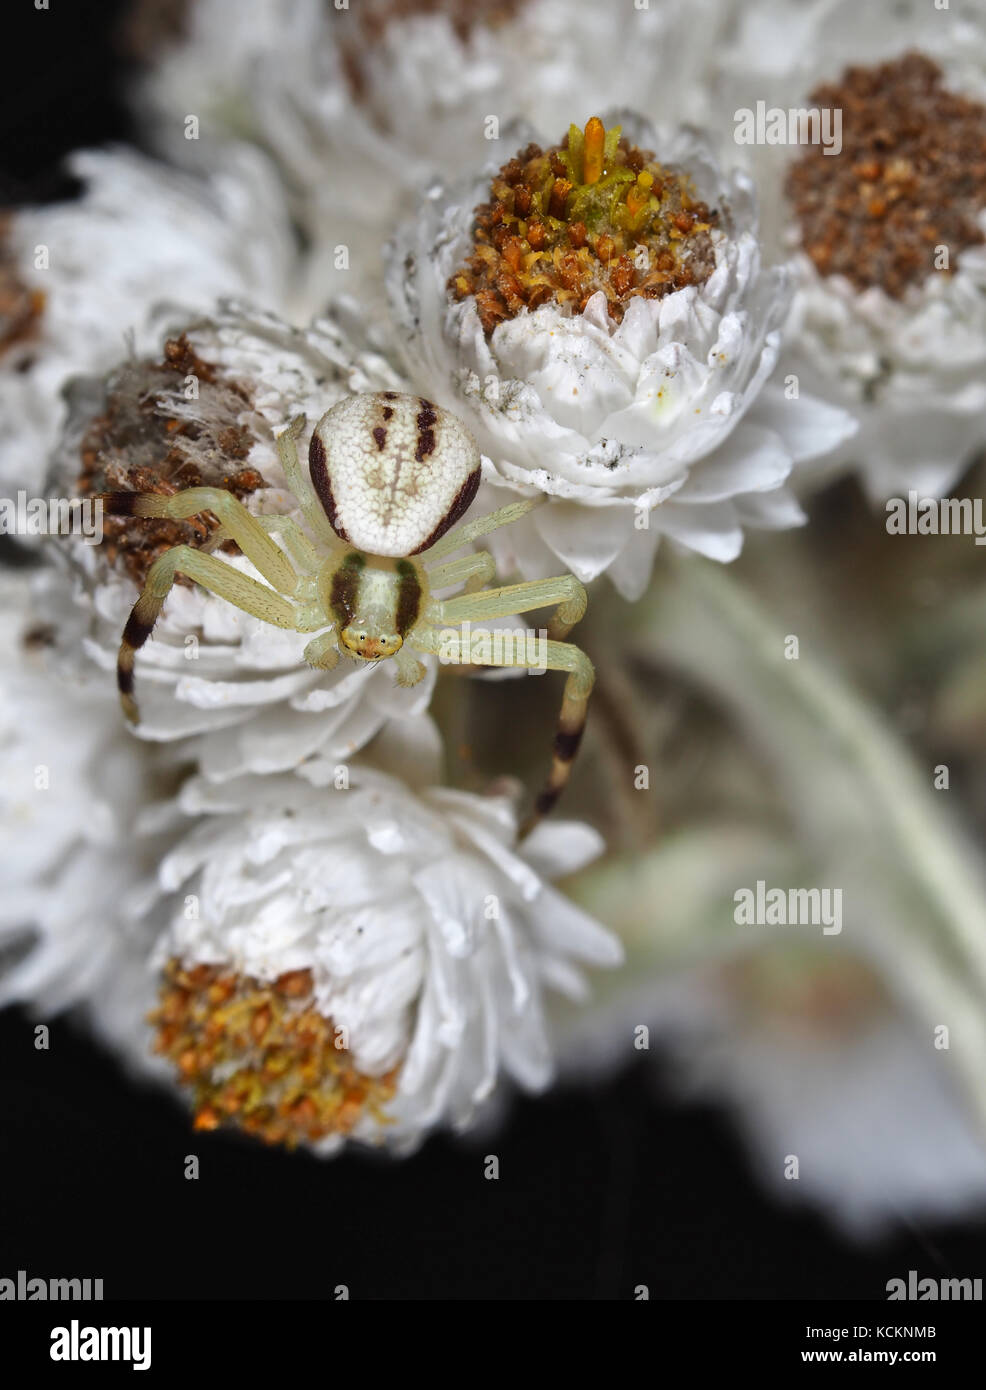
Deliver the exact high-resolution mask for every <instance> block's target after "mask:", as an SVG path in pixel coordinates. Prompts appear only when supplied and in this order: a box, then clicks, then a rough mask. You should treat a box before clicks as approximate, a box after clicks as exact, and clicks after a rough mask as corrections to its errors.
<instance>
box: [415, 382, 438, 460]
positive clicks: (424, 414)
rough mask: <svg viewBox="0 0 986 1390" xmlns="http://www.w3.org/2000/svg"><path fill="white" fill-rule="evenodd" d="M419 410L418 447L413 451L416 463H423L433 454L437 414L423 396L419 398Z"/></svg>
mask: <svg viewBox="0 0 986 1390" xmlns="http://www.w3.org/2000/svg"><path fill="white" fill-rule="evenodd" d="M419 403H420V405H421V410H420V411H419V412H418V419H417V426H418V447H417V449H415V451H414V458H415V462H416V463H423V462H424V460H425V459H426V458H427V457H428V455H429V454H433V453H434V452H435V428H434V426H435V421H436V420H437V419H438V414H437V412H436V410H435V407H434V406H433V405H432V403H431V401H426V400H425V398H424V397H423V396H421V397H419Z"/></svg>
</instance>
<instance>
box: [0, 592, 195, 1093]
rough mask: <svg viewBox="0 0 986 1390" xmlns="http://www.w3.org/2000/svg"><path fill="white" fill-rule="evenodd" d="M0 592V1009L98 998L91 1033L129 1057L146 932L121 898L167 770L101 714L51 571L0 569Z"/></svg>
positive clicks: (140, 1001)
mask: <svg viewBox="0 0 986 1390" xmlns="http://www.w3.org/2000/svg"><path fill="white" fill-rule="evenodd" d="M0 595H2V604H0V612H2V623H0V651H2V657H3V662H2V675H0V749H2V755H3V765H4V774H3V778H2V781H0V836H2V840H3V846H4V891H3V895H2V901H0V952H2V969H0V1004H8V1003H12V1002H17V1003H24V1004H27V1005H29V1006H31V1007H34V1008H37V1009H38V1010H40V1011H43V1014H44V1015H45V1016H50V1015H51V1014H53V1013H56V1012H58V1011H59V1010H61V1009H64V1008H67V1007H72V1006H76V1005H84V1004H86V1003H90V1004H92V1003H93V1002H94V1001H98V1005H99V1006H98V1008H97V1009H96V1010H95V1013H94V1021H95V1022H96V1024H97V1026H98V1027H99V1029H100V1031H102V1032H103V1033H105V1034H106V1035H108V1036H110V1037H111V1038H112V1039H113V1040H114V1041H115V1042H123V1043H124V1045H125V1047H126V1049H127V1051H128V1054H129V1055H130V1056H131V1060H132V1061H133V1062H135V1063H136V1064H137V1065H141V1064H142V1061H143V1058H144V1055H145V1054H144V1049H142V1048H140V1047H139V1046H138V1047H136V1048H134V1047H133V1045H132V1040H133V1038H134V1037H135V1036H138V1035H141V1031H142V1029H143V1024H142V1015H143V1013H144V1012H146V1007H147V1001H148V998H149V991H150V988H151V981H152V976H151V974H150V972H149V969H148V953H149V951H150V948H151V946H152V944H153V940H154V936H153V932H152V931H148V932H147V933H146V934H145V933H144V927H143V924H142V923H140V922H137V921H136V920H134V919H127V918H126V917H125V916H124V914H123V912H122V910H121V909H122V900H123V898H124V897H125V895H126V893H127V891H128V889H129V888H131V887H135V886H136V885H137V884H138V883H139V882H140V881H141V880H142V878H143V877H144V876H146V874H147V873H148V872H150V871H151V870H152V868H153V866H154V864H155V862H156V858H157V855H158V853H159V844H158V841H157V838H156V837H155V836H154V835H148V836H145V837H135V836H134V834H133V826H134V823H135V820H136V818H137V817H138V816H139V815H140V814H141V813H142V811H143V809H144V808H146V807H147V806H148V805H149V804H150V802H151V801H152V800H154V799H156V798H157V797H159V796H162V795H165V794H167V789H168V787H169V784H170V782H171V781H172V780H173V775H174V774H173V771H171V770H170V769H169V768H168V766H167V764H166V763H164V762H161V761H159V760H155V761H153V762H149V761H148V759H147V758H146V757H145V756H144V750H142V749H141V747H140V745H138V744H137V743H136V742H135V741H134V740H133V739H132V738H130V737H129V736H128V734H127V733H126V731H125V729H124V728H123V727H122V725H121V722H120V720H119V719H118V718H117V716H116V714H115V712H114V709H113V705H114V699H113V688H112V682H111V681H109V680H106V679H104V678H103V677H101V676H100V675H99V674H98V673H97V672H95V671H94V670H93V669H92V668H91V667H88V668H87V664H86V663H85V662H83V661H81V660H80V652H79V647H80V633H79V631H78V624H76V623H73V621H72V608H71V604H70V602H69V597H68V594H67V592H66V587H65V585H64V583H63V582H62V581H61V579H60V578H59V577H58V576H57V575H55V574H53V573H51V572H45V573H43V574H41V575H40V576H38V577H37V578H36V579H34V580H33V581H29V580H27V579H26V578H21V577H19V576H18V575H17V574H16V573H15V574H14V575H9V574H5V575H4V577H3V582H2V584H0ZM80 731H84V736H80ZM148 1036H149V1034H148Z"/></svg>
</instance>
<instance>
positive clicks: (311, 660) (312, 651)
mask: <svg viewBox="0 0 986 1390" xmlns="http://www.w3.org/2000/svg"><path fill="white" fill-rule="evenodd" d="M302 655H303V656H304V658H305V660H306V661H307V662H308V664H309V666H314V667H315V668H316V669H317V670H319V671H332V670H334V669H335V667H336V666H337V665H338V663H339V634H338V633H337V632H336V630H335V624H333V625H332V627H331V628H330V629H329V631H328V632H320V633H319V635H318V636H317V637H313V638H312V640H311V641H310V642H309V643H308V646H307V647H306V648H305V650H304V652H303V653H302Z"/></svg>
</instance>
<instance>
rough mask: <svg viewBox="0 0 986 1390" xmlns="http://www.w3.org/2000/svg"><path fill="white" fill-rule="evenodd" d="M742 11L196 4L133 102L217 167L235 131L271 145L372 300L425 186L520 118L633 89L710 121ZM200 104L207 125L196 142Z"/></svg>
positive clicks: (598, 102)
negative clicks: (712, 80)
mask: <svg viewBox="0 0 986 1390" xmlns="http://www.w3.org/2000/svg"><path fill="white" fill-rule="evenodd" d="M728 9H729V6H728V3H727V0H690V3H689V5H688V7H687V12H686V11H685V7H683V6H681V5H679V4H677V3H673V0H650V3H649V4H648V5H646V6H637V5H635V4H634V3H633V0H623V2H622V3H621V4H620V5H619V6H618V7H614V6H613V5H612V4H609V5H606V4H599V3H597V0H358V3H353V4H352V5H350V6H344V7H343V6H335V5H333V4H332V2H331V0H292V2H291V3H289V0H255V3H253V4H251V5H250V6H249V7H248V8H247V9H246V10H244V8H243V6H242V5H237V4H236V3H235V0H195V3H193V4H191V5H189V6H188V7H187V8H186V10H185V15H184V22H183V25H182V33H181V35H180V36H179V37H178V38H177V39H175V38H174V37H173V36H172V37H171V38H170V41H169V40H167V39H166V40H165V41H164V42H162V43H159V44H156V43H154V42H151V43H150V44H148V43H146V42H145V43H143V44H142V48H143V50H144V54H145V56H146V57H147V58H148V59H149V65H148V69H147V72H146V76H145V77H144V79H143V80H142V82H141V84H140V86H139V88H138V98H137V106H138V111H139V112H141V113H142V114H143V115H144V117H145V120H146V121H147V124H148V126H149V129H150V131H151V134H152V136H153V138H154V139H155V140H156V142H157V144H158V146H159V148H163V149H164V150H165V151H166V152H167V153H168V155H169V157H171V158H173V159H176V160H179V161H182V162H186V163H187V162H189V161H193V162H195V163H196V164H198V165H205V167H213V166H215V165H216V164H217V163H218V162H219V160H220V159H221V158H222V155H221V147H222V143H223V141H224V140H226V139H229V138H231V137H235V138H244V137H246V138H250V139H253V140H255V141H256V142H257V143H259V144H261V145H263V146H264V148H266V149H267V150H269V151H270V152H271V153H272V154H273V156H274V157H275V158H276V160H277V162H278V165H279V166H280V168H281V169H282V170H283V172H284V175H285V179H286V182H287V184H288V186H289V188H290V190H291V195H292V206H293V208H294V211H295V213H296V215H297V216H298V217H299V219H300V220H301V221H302V223H303V224H304V226H305V228H306V231H307V233H308V236H309V237H310V239H311V241H312V244H313V247H314V260H313V267H312V269H313V277H314V279H315V280H316V281H317V282H318V283H320V284H322V285H323V287H324V286H325V285H326V284H328V285H330V286H331V288H332V290H333V291H334V292H340V291H343V290H349V291H352V292H353V293H359V295H360V297H361V298H362V299H364V300H367V299H368V295H369V293H370V292H372V290H373V289H374V282H375V281H376V280H377V279H378V278H379V266H380V254H381V251H382V246H383V241H384V239H385V237H386V236H387V235H389V233H390V231H391V230H392V228H393V224H394V221H395V217H396V215H397V211H398V209H399V208H400V206H401V204H402V202H403V201H404V200H405V199H406V198H407V197H408V196H409V194H410V193H411V192H412V191H413V190H414V189H415V187H416V186H417V184H418V182H419V181H420V180H421V179H422V178H423V177H425V176H426V175H427V174H428V173H429V172H432V171H434V170H436V169H441V170H444V171H445V172H452V173H457V172H459V171H464V170H466V169H468V168H470V167H475V166H476V164H477V163H478V162H479V161H481V160H482V159H483V158H484V157H485V152H486V151H488V149H489V145H488V142H489V141H490V140H494V141H496V140H499V138H500V127H502V126H505V125H506V123H507V122H508V121H510V120H512V119H514V118H515V117H525V118H527V119H528V120H530V121H532V122H533V123H534V124H535V125H536V126H537V127H538V128H540V129H546V130H550V131H552V132H554V133H560V132H561V131H563V130H564V129H565V128H566V126H567V124H568V122H569V121H570V120H572V119H573V118H575V119H579V120H583V121H584V120H586V119H587V118H588V117H589V116H590V115H591V114H592V112H593V111H594V110H596V109H599V108H601V107H605V106H607V105H609V104H611V103H612V101H613V99H614V94H615V93H620V94H621V95H622V97H623V99H624V100H626V101H627V102H630V103H633V104H634V105H635V106H636V107H637V108H639V109H641V110H644V111H646V112H647V113H648V114H652V115H655V116H660V117H662V118H665V119H668V120H671V119H674V120H679V121H680V120H682V119H694V118H697V117H698V116H699V114H700V112H701V108H702V106H703V104H704V101H705V94H706V86H705V83H704V76H705V69H706V66H707V62H708V56H709V41H710V38H711V37H712V36H713V35H714V34H715V33H717V32H718V31H719V29H721V27H722V24H723V22H724V18H725V16H726V14H727V13H728ZM573 101H574V102H575V105H574V106H573ZM189 116H194V117H195V118H196V119H197V120H198V122H199V128H198V131H197V138H196V139H193V140H190V139H188V138H186V136H187V120H188V118H189ZM217 147H218V148H217ZM327 170H331V171H332V174H331V177H327V175H326V171H327ZM356 228H358V229H359V230H358V235H355V234H354V229H356ZM340 246H344V247H345V248H346V249H347V253H348V254H347V256H346V258H345V260H346V263H345V266H344V267H342V268H343V269H344V271H345V274H344V276H343V277H342V278H339V276H338V272H339V270H340V263H339V259H338V253H339V248H340Z"/></svg>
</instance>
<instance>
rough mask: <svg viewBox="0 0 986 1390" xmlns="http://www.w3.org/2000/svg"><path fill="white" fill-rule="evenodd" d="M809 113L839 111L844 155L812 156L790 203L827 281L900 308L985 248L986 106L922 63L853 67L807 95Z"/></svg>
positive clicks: (799, 171) (807, 155) (792, 179)
mask: <svg viewBox="0 0 986 1390" xmlns="http://www.w3.org/2000/svg"><path fill="white" fill-rule="evenodd" d="M810 101H811V103H812V105H814V106H817V107H819V108H821V107H830V108H832V109H834V110H841V111H842V140H843V144H842V153H841V154H840V155H838V156H834V157H831V156H830V157H827V156H826V155H825V153H824V150H823V148H822V146H820V145H809V146H807V147H806V148H805V150H804V152H803V153H802V154H801V155H800V157H799V158H798V159H797V161H796V162H795V163H794V165H793V166H792V168H791V170H790V172H789V174H788V178H787V185H786V189H787V194H788V197H789V198H790V199H791V201H792V203H793V205H794V211H795V215H796V217H797V221H798V224H799V227H800V232H801V243H802V245H803V247H804V249H805V251H806V253H807V254H808V255H809V256H810V257H811V259H812V261H813V262H814V263H815V266H816V268H817V269H818V271H819V273H820V274H821V275H844V276H845V277H846V278H847V279H848V280H849V281H850V282H851V283H852V284H853V285H855V286H856V288H857V289H860V290H865V289H869V288H871V287H873V286H879V287H880V288H881V289H883V290H885V291H886V293H887V294H888V295H891V296H892V297H893V298H895V299H899V298H900V297H901V296H902V295H903V294H904V292H905V291H906V290H907V289H908V288H909V287H910V286H912V285H920V284H921V283H923V281H924V280H925V279H926V277H927V276H928V275H929V274H930V273H931V272H932V271H933V270H934V269H935V268H936V264H935V251H936V248H937V247H939V246H946V247H947V248H948V251H949V260H948V265H947V267H946V266H941V267H940V268H941V269H946V270H948V271H949V272H950V271H953V270H954V269H955V260H956V257H957V256H958V254H959V252H960V251H963V250H965V249H966V248H967V247H969V246H975V245H977V244H979V243H981V242H982V240H983V234H982V232H981V230H980V228H979V226H978V225H977V220H976V219H977V217H978V215H979V213H980V212H981V211H982V209H983V208H984V207H986V106H984V105H982V104H981V103H980V102H977V101H972V100H970V99H969V98H968V97H964V96H959V95H956V94H955V93H954V92H950V91H949V90H948V89H947V88H946V87H945V86H944V85H943V74H942V70H941V68H940V67H938V65H937V64H936V63H934V62H932V61H931V59H930V58H926V57H924V56H923V55H922V54H920V53H908V54H906V55H905V56H904V57H902V58H898V59H896V60H894V61H893V62H888V63H882V64H880V65H879V66H876V67H851V68H848V69H847V70H846V71H845V72H844V73H843V75H842V77H841V78H840V79H839V80H838V81H837V82H831V83H826V84H825V85H823V86H821V87H818V88H816V89H815V91H814V92H812V94H811V97H810Z"/></svg>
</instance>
